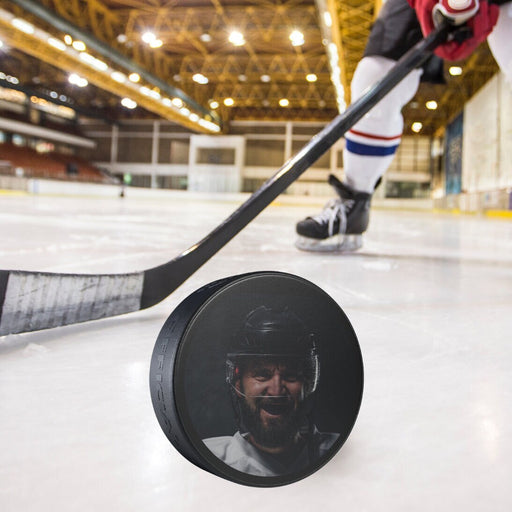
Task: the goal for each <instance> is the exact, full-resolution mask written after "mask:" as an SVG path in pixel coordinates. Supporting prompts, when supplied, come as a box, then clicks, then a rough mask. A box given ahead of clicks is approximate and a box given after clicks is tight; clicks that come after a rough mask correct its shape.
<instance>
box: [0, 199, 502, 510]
mask: <svg viewBox="0 0 512 512" xmlns="http://www.w3.org/2000/svg"><path fill="white" fill-rule="evenodd" d="M236 206H237V203H236V201H235V200H234V199H222V197H221V198H218V199H217V200H199V198H197V197H194V196H193V195H189V194H187V193H178V192H176V193H170V194H169V196H168V198H165V197H164V196H159V197H158V198H156V199H154V200H149V199H135V198H133V197H130V193H128V195H127V197H126V198H125V199H121V198H117V197H112V198H99V197H62V196H56V197H51V196H30V195H14V194H13V195H0V225H1V226H2V229H1V233H2V234H1V241H0V268H2V269H26V270H39V271H54V272H74V273H114V272H115V273H117V272H125V271H127V272H129V271H135V270H144V269H147V268H149V267H152V266H154V265H157V264H160V263H163V262H165V261H167V260H168V259H171V258H173V257H175V256H177V255H178V254H179V253H181V252H182V251H183V250H185V249H187V248H188V247H189V246H191V245H192V244H194V243H195V242H197V241H199V240H200V239H201V238H202V237H203V236H205V235H206V234H207V233H208V232H209V231H210V230H211V229H212V228H214V227H215V226H217V225H218V224H219V223H220V222H221V221H222V220H223V219H224V218H225V217H226V216H228V215H229V214H230V213H231V212H232V211H233V210H234V209H235V207H236ZM319 207H321V204H320V203H319V204H318V205H315V206H311V205H304V204H302V205H298V204H283V202H281V203H278V204H274V205H272V206H271V207H269V208H267V209H266V210H265V211H264V212H263V213H262V214H261V215H260V216H259V217H258V218H257V219H256V220H255V221H253V222H252V223H251V224H250V225H249V226H248V227H247V228H246V229H245V230H244V231H242V233H241V234H240V235H238V236H237V237H236V238H235V239H234V240H233V241H232V242H230V243H229V244H228V245H227V246H226V247H225V248H224V249H223V250H221V252H220V253H218V254H217V255H216V256H215V257H214V258H213V259H211V260H210V261H209V262H208V263H207V264H206V265H204V266H203V267H202V268H201V269H200V270H199V271H198V272H197V273H196V274H194V275H193V276H192V277H191V278H190V279H189V280H188V281H186V282H185V283H184V284H183V285H182V286H181V287H180V288H179V289H178V290H177V291H176V292H174V293H173V294H172V295H171V296H170V297H168V298H167V299H166V300H165V301H164V302H162V303H160V304H159V305H157V306H155V307H153V308H151V309H148V310H145V311H141V312H137V313H131V314H128V315H124V316H121V317H115V318H109V319H105V320H100V321H95V322H89V323H84V324H80V325H74V326H69V327H61V328H56V329H51V330H47V331H40V332H34V333H28V334H22V335H10V336H6V337H3V338H0V454H1V455H0V510H2V511H3V512H21V511H27V512H29V511H30V512H36V511H60V510H62V511H64V510H65V511H66V512H72V511H80V512H91V511H123V512H124V511H134V512H135V511H137V512H140V511H151V512H157V511H165V512H169V511H180V512H181V511H194V512H196V511H208V512H216V511H219V512H226V511H239V510H244V511H256V510H257V511H260V510H265V509H266V508H269V509H270V508H271V509H273V510H286V511H313V510H318V511H322V512H323V511H346V512H355V511H361V512H362V511H371V512H373V511H379V512H382V511H393V512H397V511H415V512H418V511H436V512H439V511H450V512H453V511H465V512H476V511H482V512H484V511H485V512H489V511H493V512H499V511H503V512H505V511H507V512H508V511H510V510H511V509H512V487H511V485H510V482H511V479H512V343H511V338H512V221H511V220H499V219H488V218H483V217H478V216H470V215H461V216H457V215H452V214H439V213H437V214H436V213H430V212H429V213H427V212H412V211H396V210H393V211H390V210H375V211H373V214H372V221H371V223H370V229H369V231H368V232H367V234H366V236H365V245H364V247H363V249H361V250H360V251H359V252H358V253H355V254H350V255H329V254H310V253H305V252H300V251H298V250H297V249H295V247H294V245H293V244H294V240H295V234H294V225H295V222H296V221H297V220H299V219H301V218H303V217H304V216H305V215H307V214H310V213H314V212H315V211H316V210H318V209H319ZM256 270H276V271H284V272H289V273H292V274H297V275H299V276H301V277H304V278H306V279H308V280H310V281H312V282H313V283H315V284H317V285H318V286H320V287H321V288H323V289H324V290H325V291H326V292H327V293H329V294H330V295H331V296H332V297H333V298H334V299H335V300H336V301H337V302H338V303H339V305H340V306H341V307H342V308H343V310H344V311H345V313H346V314H347V315H348V317H349V319H350V321H351V322H352V325H353V326H354V329H355V331H356V333H357V336H358V338H359V342H360V345H361V349H362V352H363V358H364V365H365V389H364V396H363V403H362V407H361V411H360V414H359V417H358V419H357V422H356V424H355V427H354V430H353V431H352V433H351V435H350V437H349V438H348V440H347V442H346V443H345V445H344V446H343V448H342V449H341V451H340V452H339V453H338V454H337V455H336V457H335V458H334V459H333V460H332V461H330V462H329V463H328V464H327V465H326V466H325V467H324V468H322V469H321V470H320V471H318V472H317V473H315V474H314V475H312V476H311V477H309V478H306V479H305V480H302V481H300V482H298V483H295V484H292V485H289V486H285V487H279V488H272V489H257V488H250V487H243V486H239V485H237V484H234V483H231V482H228V481H225V480H222V479H220V478H218V477H216V476H213V475H210V474H208V473H206V472H204V471H202V470H200V469H198V468H197V467H195V466H194V465H192V464H191V463H190V462H188V461H187V460H185V459H184V458H182V457H181V455H179V454H178V452H177V451H175V450H174V448H173V447H172V446H171V445H170V444H169V442H168V441H167V438H166V437H165V436H164V434H163V432H162V431H161V429H160V427H159V425H158V423H157V420H156V417H155V414H154V412H153V408H152V405H151V400H150V395H149V386H148V375H149V363H150V357H151V353H152V350H153V346H154V343H155V340H156V337H157V335H158V333H159V331H160V329H161V327H162V325H163V323H164V321H165V320H166V318H167V317H168V316H169V314H170V313H171V312H172V310H173V309H174V308H175V307H176V306H177V304H178V303H179V302H180V301H181V300H183V299H184V298H185V297H186V296H187V295H189V294H190V293H191V292H192V291H194V290H196V289H197V288H199V287H201V286H202V285H204V284H206V283H208V282H210V281H213V280H215V279H218V278H221V277H225V276H228V275H234V274H239V273H245V272H248V271H256Z"/></svg>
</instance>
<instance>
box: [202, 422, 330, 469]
mask: <svg viewBox="0 0 512 512" xmlns="http://www.w3.org/2000/svg"><path fill="white" fill-rule="evenodd" d="M338 437H339V434H334V433H321V432H318V431H315V432H314V433H313V434H312V435H311V436H310V438H309V442H308V443H305V445H304V447H303V448H302V450H301V451H300V452H299V453H298V454H297V456H296V457H295V458H294V459H293V460H292V461H291V462H289V463H287V464H284V463H283V462H282V461H280V460H278V459H277V458H275V457H273V456H272V455H270V454H268V453H265V452H262V451H261V450H258V448H256V447H255V446H254V445H252V444H251V443H250V442H249V441H248V440H247V439H246V438H245V437H244V436H243V435H242V434H240V432H237V433H236V434H235V435H234V436H223V437H211V438H209V439H204V440H203V442H204V444H205V445H206V446H207V447H208V448H209V449H210V451H211V452H212V453H213V454H214V455H215V456H217V457H218V458H219V459H220V460H222V461H223V462H224V463H226V464H227V465H228V466H231V467H232V468H233V469H236V470H238V471H241V472H243V473H247V474H249V475H255V476H281V475H285V474H289V473H292V472H295V471H299V470H301V469H305V468H307V467H308V466H310V465H311V463H313V462H314V461H311V460H310V454H311V453H313V454H314V456H315V459H316V458H320V457H322V456H323V455H325V453H327V451H328V450H329V448H331V446H332V445H333V444H334V442H335V441H336V439H338Z"/></svg>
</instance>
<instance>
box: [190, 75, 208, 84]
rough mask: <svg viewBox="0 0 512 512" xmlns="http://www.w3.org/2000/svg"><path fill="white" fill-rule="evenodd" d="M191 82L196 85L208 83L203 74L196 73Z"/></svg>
mask: <svg viewBox="0 0 512 512" xmlns="http://www.w3.org/2000/svg"><path fill="white" fill-rule="evenodd" d="M192 80H194V82H196V83H198V84H202V85H204V84H207V83H208V78H206V77H205V76H204V75H203V74H201V73H196V74H195V75H194V76H193V77H192Z"/></svg>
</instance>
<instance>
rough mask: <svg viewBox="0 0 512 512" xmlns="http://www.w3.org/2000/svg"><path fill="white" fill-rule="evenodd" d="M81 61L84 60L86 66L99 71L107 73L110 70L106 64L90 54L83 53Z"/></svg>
mask: <svg viewBox="0 0 512 512" xmlns="http://www.w3.org/2000/svg"><path fill="white" fill-rule="evenodd" d="M75 42H76V41H75ZM73 44H75V43H73ZM80 60H83V61H84V62H85V63H86V64H89V66H92V67H93V68H96V69H98V70H99V71H106V70H107V69H108V65H107V64H106V63H105V62H103V61H102V60H100V59H97V58H96V57H93V56H92V55H91V54H90V53H86V52H82V53H81V54H80Z"/></svg>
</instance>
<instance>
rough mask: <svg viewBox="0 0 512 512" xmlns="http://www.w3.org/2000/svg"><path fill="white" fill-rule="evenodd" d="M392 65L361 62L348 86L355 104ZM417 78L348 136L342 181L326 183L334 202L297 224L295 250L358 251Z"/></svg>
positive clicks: (378, 61) (404, 83)
mask: <svg viewBox="0 0 512 512" xmlns="http://www.w3.org/2000/svg"><path fill="white" fill-rule="evenodd" d="M394 63H395V61H393V60H391V59H388V58H385V57H376V56H372V57H365V58H363V59H362V60H361V62H360V63H359V64H358V66H357V69H356V71H355V73H354V78H353V80H352V84H351V92H352V98H353V100H355V99H357V98H359V97H360V96H361V95H362V94H363V92H364V91H365V90H366V89H367V88H368V87H369V86H370V85H372V84H373V83H375V82H376V81H378V80H379V79H380V78H382V76H384V75H385V74H386V73H387V72H388V71H389V70H390V69H391V67H392V66H393V65H394ZM420 76H421V70H415V71H413V72H412V73H410V74H409V75H408V76H407V77H406V78H405V79H404V80H403V81H402V82H401V83H400V84H399V85H398V86H397V87H395V89H394V90H393V91H392V92H391V93H389V95H388V96H386V97H385V98H384V99H383V100H382V101H381V102H380V103H379V104H378V105H376V106H375V107H374V108H373V109H372V110H371V111H370V112H369V113H368V114H367V115H366V116H365V117H364V118H363V119H362V120H361V121H359V122H358V123H357V124H356V125H355V126H354V127H353V128H352V129H351V130H350V131H349V132H348V133H347V134H346V147H345V150H344V174H345V176H344V180H343V182H340V181H339V180H338V179H337V178H335V177H334V176H331V177H330V178H329V183H330V184H331V185H332V186H333V187H334V189H335V191H336V193H337V195H338V197H337V198H336V199H333V200H331V201H329V203H328V204H327V205H326V206H325V208H324V210H323V211H322V212H321V213H319V214H317V215H314V216H311V217H307V218H306V219H304V220H302V221H300V222H298V223H297V226H296V230H297V234H298V235H299V237H298V239H297V242H296V246H297V247H298V248H299V249H303V250H309V251H340V252H346V251H354V250H356V249H359V248H360V247H361V246H362V233H363V232H364V231H366V228H367V227H368V222H369V209H370V201H371V196H372V194H373V191H374V189H375V186H376V183H377V182H378V181H379V179H380V178H381V176H382V175H383V174H384V172H385V171H386V170H387V168H388V167H389V165H390V164H391V161H392V160H393V157H394V154H395V152H396V150H397V148H398V145H399V144H400V139H401V136H402V129H403V118H402V114H401V110H402V107H403V106H404V105H405V104H406V103H407V102H408V101H409V100H410V99H411V98H412V97H413V96H414V94H415V93H416V90H417V88H418V84H419V79H420Z"/></svg>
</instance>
